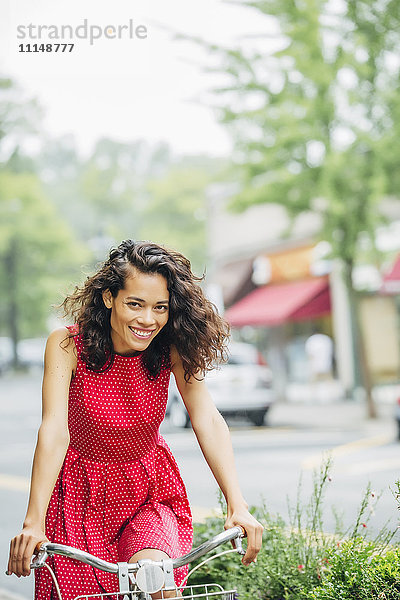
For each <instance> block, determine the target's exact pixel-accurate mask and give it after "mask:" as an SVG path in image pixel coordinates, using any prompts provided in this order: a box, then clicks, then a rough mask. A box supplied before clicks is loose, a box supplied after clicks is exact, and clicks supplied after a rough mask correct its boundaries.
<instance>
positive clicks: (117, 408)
mask: <svg viewBox="0 0 400 600" xmlns="http://www.w3.org/2000/svg"><path fill="white" fill-rule="evenodd" d="M69 329H70V330H71V331H72V332H73V333H77V330H76V329H75V328H74V327H69ZM74 340H75V345H76V348H77V354H78V360H77V370H76V374H75V377H74V378H73V379H72V381H71V385H70V392H69V414H68V425H69V431H70V445H69V447H68V450H67V453H66V456H65V459H64V462H63V465H62V468H61V470H60V474H59V476H58V479H57V482H56V485H55V487H54V490H53V493H52V496H51V499H50V502H49V506H48V510H47V515H46V535H47V537H48V538H49V540H50V541H52V542H56V543H60V544H67V545H69V546H74V547H76V548H80V549H81V550H86V551H87V552H90V553H92V554H94V555H96V556H97V557H99V558H102V559H104V560H107V561H110V562H118V561H128V560H129V559H130V558H131V556H132V555H133V554H134V553H135V552H137V551H139V550H142V549H143V548H157V549H159V550H163V551H164V552H166V553H167V554H168V555H169V556H171V557H172V558H174V557H176V556H179V555H181V554H185V553H186V552H189V551H190V549H191V547H192V519H191V513H190V507H189V503H188V499H187V495H186V490H185V486H184V484H183V481H182V479H181V476H180V474H179V470H178V467H177V464H176V462H175V460H174V458H173V456H172V454H171V451H170V449H169V448H168V446H167V444H166V442H165V441H164V439H163V438H162V437H161V435H160V433H159V426H160V424H161V422H162V420H163V418H164V415H165V408H166V403H167V396H168V383H169V377H170V367H169V366H168V365H164V366H163V367H162V369H161V372H160V375H159V376H158V377H157V379H155V380H154V381H151V380H149V379H148V378H147V375H146V371H145V367H144V366H143V364H142V361H141V357H140V356H131V357H128V356H120V355H115V360H114V363H113V365H112V367H111V368H110V369H109V370H108V371H106V372H104V373H94V372H93V371H90V370H88V369H87V368H86V365H85V363H84V362H83V360H82V359H81V357H80V354H81V351H82V339H81V335H75V337H74ZM48 561H49V563H50V566H52V567H53V569H54V570H55V573H56V576H57V579H58V582H59V584H60V586H61V592H62V596H63V600H73V598H75V597H76V596H79V595H80V594H100V593H103V592H114V591H116V590H117V589H118V583H117V576H116V575H113V574H110V573H103V572H102V571H100V570H98V569H94V568H92V567H89V566H88V565H84V564H83V563H78V562H76V561H73V560H70V559H67V558H65V557H62V556H54V557H51V558H50V559H48ZM186 574H187V567H182V568H180V569H178V570H176V571H175V581H176V583H177V584H178V585H179V584H180V583H181V581H182V580H183V578H184V577H185V576H186ZM35 580H36V581H35V600H53V599H55V598H56V595H55V590H54V589H53V584H52V580H51V578H50V574H49V572H48V571H47V569H44V568H42V569H38V570H36V571H35Z"/></svg>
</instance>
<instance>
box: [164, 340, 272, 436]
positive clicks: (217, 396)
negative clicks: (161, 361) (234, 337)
mask: <svg viewBox="0 0 400 600" xmlns="http://www.w3.org/2000/svg"><path fill="white" fill-rule="evenodd" d="M205 379H206V384H207V387H208V389H209V391H210V393H211V396H212V398H213V400H214V402H215V405H216V407H217V408H218V410H219V412H220V413H221V414H222V415H223V416H224V417H230V416H241V417H245V418H247V419H249V420H250V421H251V422H252V423H253V424H254V425H257V426H258V427H260V426H262V425H263V424H264V422H265V415H266V414H267V412H268V410H269V408H270V406H271V405H272V404H273V403H274V402H275V392H274V390H273V386H272V372H271V369H270V368H269V367H268V366H267V364H266V362H265V360H264V359H263V357H262V355H261V354H260V353H259V352H258V350H257V349H256V348H255V347H254V346H253V345H252V344H245V343H239V342H232V343H231V344H230V348H229V359H228V362H227V363H225V364H223V365H221V366H220V367H219V368H218V369H215V370H213V371H211V372H209V373H207V375H206V378H205ZM167 417H168V418H169V421H170V423H171V424H172V425H174V426H175V427H189V425H190V420H189V415H188V413H187V411H186V409H185V406H184V404H183V402H182V399H181V397H180V394H179V391H178V389H177V387H176V384H175V378H174V377H171V381H170V386H169V396H168V404H167Z"/></svg>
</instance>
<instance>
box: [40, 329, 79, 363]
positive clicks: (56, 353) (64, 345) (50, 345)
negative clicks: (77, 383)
mask: <svg viewBox="0 0 400 600" xmlns="http://www.w3.org/2000/svg"><path fill="white" fill-rule="evenodd" d="M53 361H57V362H59V361H62V362H63V363H64V364H70V365H71V366H74V365H75V364H76V346H75V342H74V339H73V337H72V336H71V335H70V331H69V329H67V328H66V327H57V328H56V329H54V330H53V331H52V332H51V333H50V335H49V337H48V338H47V343H46V352H45V362H50V363H52V362H53Z"/></svg>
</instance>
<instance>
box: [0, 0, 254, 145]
mask: <svg viewBox="0 0 400 600" xmlns="http://www.w3.org/2000/svg"><path fill="white" fill-rule="evenodd" d="M0 6H1V7H2V8H1V13H2V14H1V19H0V70H1V72H2V73H3V74H4V75H7V76H11V77H13V78H15V79H16V81H17V82H19V84H20V85H21V86H22V88H23V89H24V90H25V91H26V92H27V94H28V95H34V96H36V97H37V98H38V99H39V101H40V103H41V104H42V105H43V107H44V108H45V111H46V117H45V121H44V126H45V129H46V131H48V132H49V133H50V134H52V135H59V134H63V133H67V132H72V133H74V135H75V136H76V141H77V144H78V147H79V148H80V150H81V151H83V152H85V153H86V152H88V151H89V150H90V148H91V146H92V145H93V143H94V141H95V140H96V139H97V138H99V137H101V136H104V135H105V136H109V137H112V138H114V139H118V140H136V139H138V138H143V139H146V140H148V141H153V142H155V141H160V140H165V141H167V142H168V143H169V144H170V145H171V146H172V148H173V149H174V150H175V151H176V152H178V153H185V152H188V153H191V152H198V151H206V152H209V153H210V154H226V153H228V152H229V151H230V148H231V142H230V139H229V136H228V134H227V132H226V131H225V130H224V129H223V128H222V127H221V126H220V125H218V123H217V120H216V116H215V114H214V112H213V110H212V109H211V108H208V107H207V106H204V105H201V104H200V103H199V102H198V98H199V97H200V94H203V93H204V92H205V91H206V90H207V89H208V88H209V87H210V85H211V84H212V82H213V81H215V76H214V79H212V78H211V77H212V76H211V75H206V74H205V73H204V72H202V70H201V63H202V64H205V63H206V58H207V57H206V56H205V55H204V54H203V53H202V52H200V51H199V49H198V48H196V47H195V46H193V45H192V44H190V43H187V42H182V41H176V40H173V39H172V38H171V35H170V34H168V33H167V32H166V31H165V30H163V29H162V28H161V27H159V26H158V25H157V24H162V25H165V26H166V27H168V28H173V29H174V30H178V31H182V32H184V33H190V34H194V35H199V36H201V37H203V38H205V39H207V40H209V41H217V42H219V43H222V44H229V43H232V42H235V41H236V40H237V39H238V38H240V37H241V36H243V35H244V34H246V33H256V32H257V33H260V30H261V26H263V27H265V25H264V24H263V25H261V24H260V21H259V18H258V17H257V13H256V12H254V11H251V10H248V9H243V8H239V7H236V6H232V5H229V4H227V3H225V2H222V1H221V0H201V1H193V0H192V1H191V0H114V1H113V2H110V1H109V0H102V1H99V0H68V1H66V0H62V1H60V0H34V1H33V0H0ZM85 18H86V19H88V24H89V25H91V24H93V25H99V26H103V27H104V26H105V25H114V26H117V25H123V24H128V23H129V19H133V22H134V23H135V25H136V24H137V25H139V24H144V25H146V26H147V29H148V37H147V39H145V40H138V39H132V40H131V39H122V40H117V39H114V40H113V39H108V40H107V39H102V40H98V41H97V42H95V43H94V45H93V46H91V45H90V44H89V42H88V41H86V40H76V46H75V48H74V50H73V52H71V53H63V54H60V53H57V54H56V53H26V52H25V53H19V52H18V44H20V43H22V42H25V43H27V42H31V43H35V42H38V43H40V41H39V40H28V39H25V40H21V39H17V26H18V25H28V24H29V23H33V24H36V25H38V24H42V25H57V26H61V25H66V24H68V25H72V26H74V27H76V26H77V25H80V24H82V23H83V21H84V19H85ZM43 41H44V42H45V43H46V42H47V41H49V40H43ZM52 41H53V43H54V40H52ZM66 41H68V40H66ZM192 60H195V61H197V63H198V65H196V64H191V63H190V61H192Z"/></svg>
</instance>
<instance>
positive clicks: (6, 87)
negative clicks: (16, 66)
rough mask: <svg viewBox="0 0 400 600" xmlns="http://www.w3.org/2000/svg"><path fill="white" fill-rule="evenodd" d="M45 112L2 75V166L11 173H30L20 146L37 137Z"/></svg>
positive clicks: (0, 148) (0, 136)
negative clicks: (27, 171)
mask: <svg viewBox="0 0 400 600" xmlns="http://www.w3.org/2000/svg"><path fill="white" fill-rule="evenodd" d="M41 116H42V109H41V108H40V106H39V104H38V102H37V101H36V100H34V99H27V98H25V97H24V95H23V92H22V90H21V89H20V88H19V86H18V85H17V84H16V83H15V82H14V81H13V80H12V79H10V78H7V77H1V76H0V164H2V166H3V168H8V167H9V166H10V163H12V165H13V168H12V170H14V171H16V170H19V171H22V170H31V169H32V166H33V165H32V162H31V160H30V159H29V158H28V157H27V156H24V155H23V152H22V151H21V146H22V145H23V144H26V143H31V142H32V140H34V139H35V138H37V134H38V127H39V122H40V118H41Z"/></svg>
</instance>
